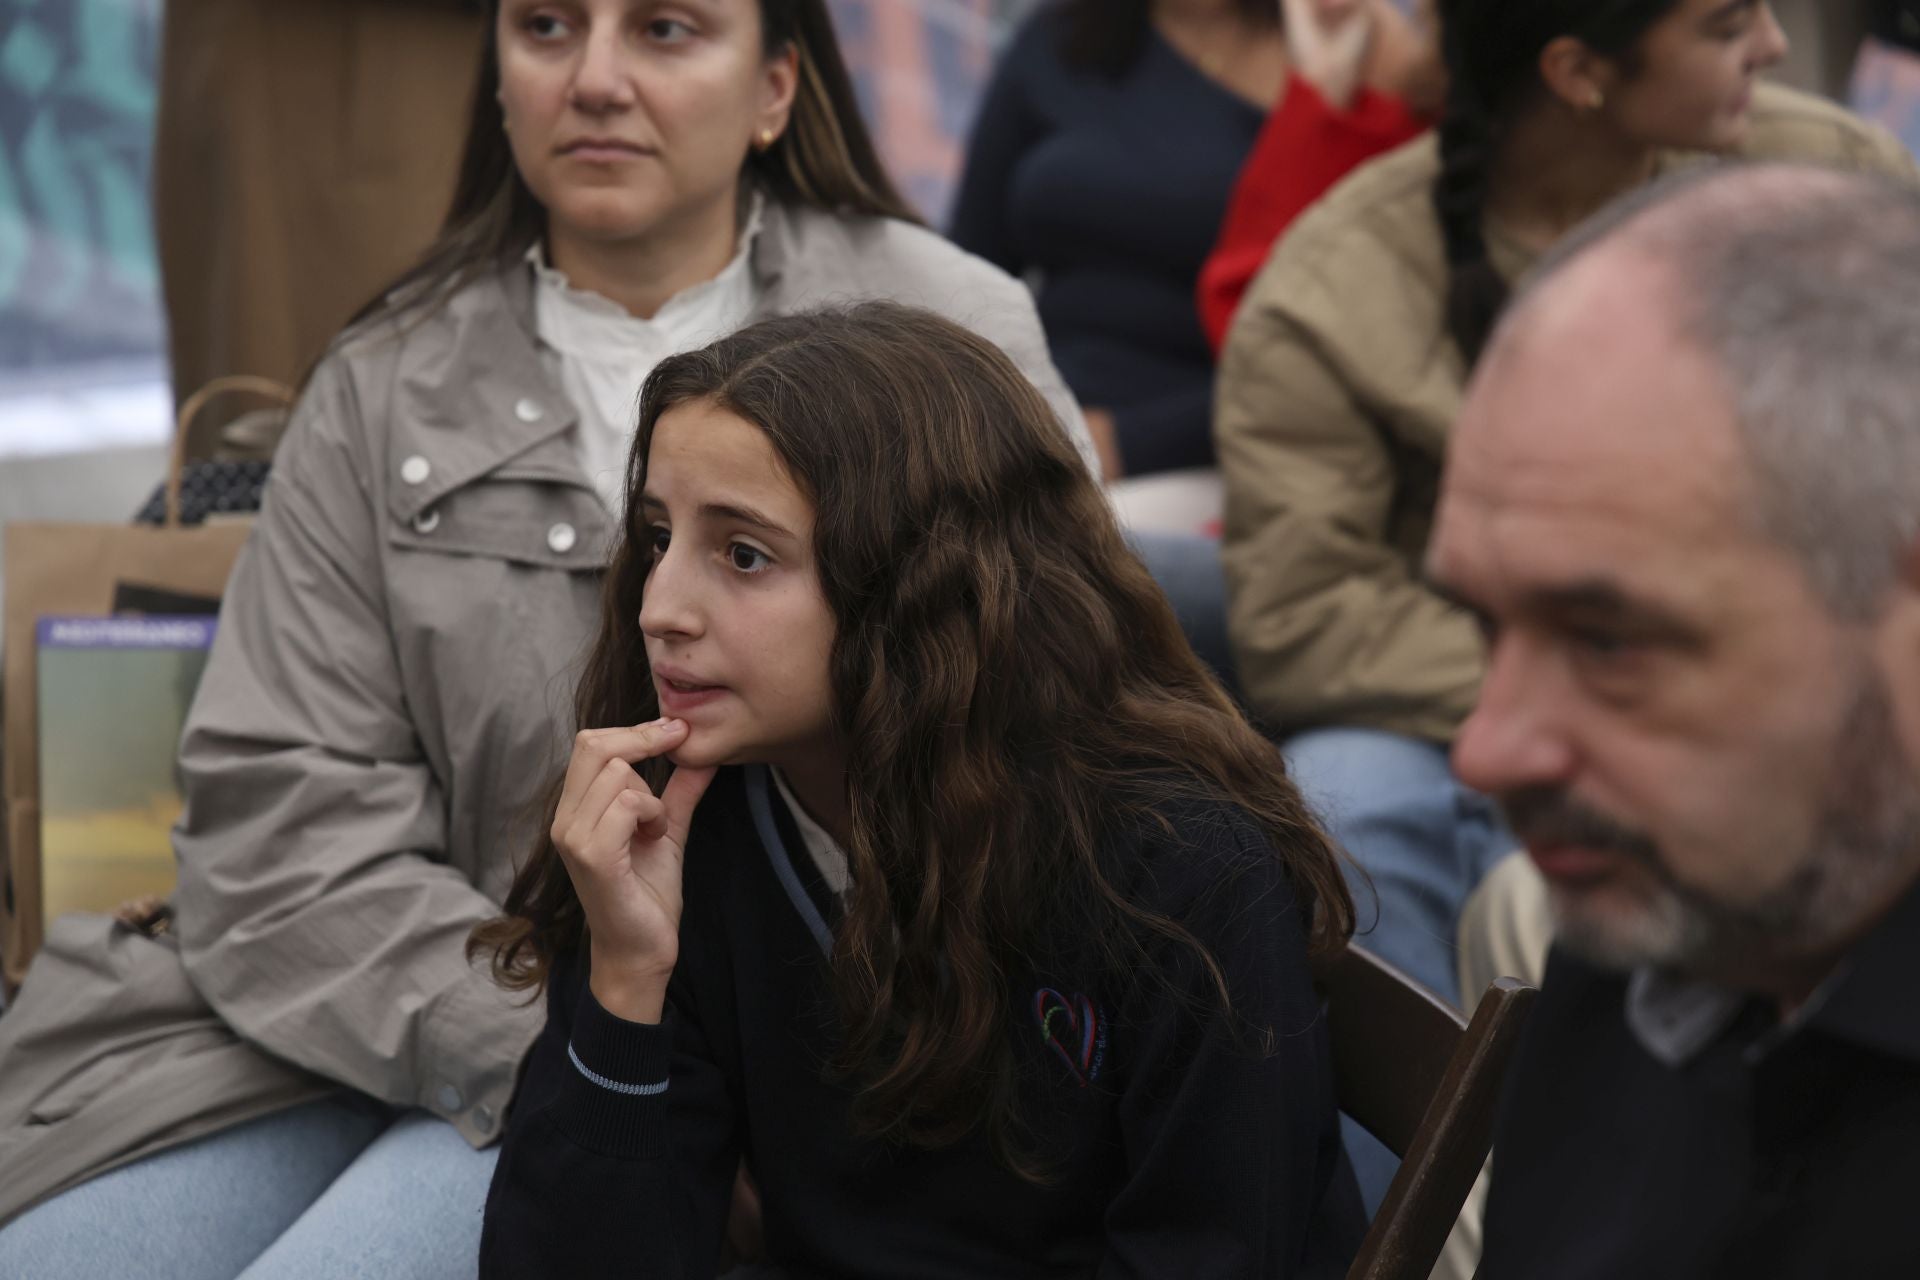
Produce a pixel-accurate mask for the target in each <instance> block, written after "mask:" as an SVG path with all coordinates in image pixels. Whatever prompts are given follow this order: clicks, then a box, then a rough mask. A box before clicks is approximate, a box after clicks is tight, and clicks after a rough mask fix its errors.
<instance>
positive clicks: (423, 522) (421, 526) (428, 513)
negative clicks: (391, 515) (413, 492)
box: [413, 507, 440, 533]
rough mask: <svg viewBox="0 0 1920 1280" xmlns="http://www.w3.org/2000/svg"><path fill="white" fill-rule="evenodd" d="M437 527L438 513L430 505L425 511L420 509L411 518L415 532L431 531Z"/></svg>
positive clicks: (438, 524)
mask: <svg viewBox="0 0 1920 1280" xmlns="http://www.w3.org/2000/svg"><path fill="white" fill-rule="evenodd" d="M439 527H440V513H439V512H438V511H435V510H434V509H433V508H432V507H428V508H427V509H426V510H425V511H422V512H421V513H420V514H419V515H417V516H415V517H414V518H413V531H414V532H415V533H432V532H433V531H434V530H435V529H438V528H439Z"/></svg>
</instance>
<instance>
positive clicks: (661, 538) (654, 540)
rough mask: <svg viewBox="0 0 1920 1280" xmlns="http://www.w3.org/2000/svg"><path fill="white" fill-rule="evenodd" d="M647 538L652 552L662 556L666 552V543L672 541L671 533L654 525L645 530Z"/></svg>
mask: <svg viewBox="0 0 1920 1280" xmlns="http://www.w3.org/2000/svg"><path fill="white" fill-rule="evenodd" d="M647 540H648V541H649V542H650V543H651V544H652V545H653V554H654V555H656V556H663V555H665V554H666V553H667V544H668V543H670V542H672V541H673V535H672V534H670V533H668V532H667V531H666V530H665V529H663V528H661V527H660V526H659V525H655V526H653V528H652V529H650V530H648V531H647Z"/></svg>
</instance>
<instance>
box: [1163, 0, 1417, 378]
mask: <svg viewBox="0 0 1920 1280" xmlns="http://www.w3.org/2000/svg"><path fill="white" fill-rule="evenodd" d="M1282 8H1283V11H1284V13H1285V15H1286V28H1287V33H1288V41H1287V47H1288V52H1289V53H1290V54H1291V55H1292V59H1293V69H1294V74H1293V75H1290V76H1288V77H1287V87H1286V89H1285V90H1284V91H1283V92H1282V93H1281V96H1280V102H1279V105H1277V106H1276V107H1275V108H1274V109H1273V111H1272V113H1271V114H1269V115H1268V117H1267V121H1266V124H1265V125H1263V126H1262V127H1261V129H1260V136H1259V138H1258V139H1256V140H1255V142H1254V145H1253V150H1252V151H1251V152H1250V153H1249V154H1248V156H1247V161H1246V164H1245V166H1244V167H1243V168H1242V169H1241V171H1240V177H1239V179H1238V181H1236V182H1235V184H1234V188H1233V198H1232V201H1231V202H1230V203H1229V204H1228V206H1227V212H1226V218H1225V221H1224V222H1223V223H1222V224H1221V227H1220V233H1219V238H1218V239H1217V240H1216V241H1215V243H1214V246H1213V249H1212V252H1210V253H1209V254H1208V255H1207V259H1206V262H1205V264H1204V265H1203V266H1202V267H1201V270H1200V285H1199V290H1198V295H1197V302H1198V305H1199V309H1200V322H1201V324H1202V326H1203V327H1204V328H1205V330H1206V334H1207V341H1208V343H1209V344H1211V346H1212V347H1213V349H1214V351H1215V352H1216V353H1217V352H1218V351H1219V349H1220V344H1221V343H1222V342H1224V341H1225V340H1226V336H1227V325H1228V324H1229V323H1230V322H1231V321H1232V320H1233V313H1234V311H1235V310H1237V309H1238V308H1239V306H1240V298H1241V295H1243V294H1244V293H1245V292H1246V290H1247V285H1248V284H1250V283H1252V281H1253V277H1254V276H1255V275H1256V274H1257V273H1258V272H1259V270H1260V267H1261V266H1262V264H1264V263H1265V262H1266V260H1267V255H1268V254H1269V253H1271V252H1272V251H1273V245H1274V242H1275V241H1276V240H1278V239H1279V238H1280V235H1281V233H1282V232H1284V231H1285V230H1286V229H1287V228H1288V227H1289V226H1291V225H1292V223H1293V220H1294V219H1295V218H1297V217H1299V216H1300V214H1302V213H1304V212H1305V211H1306V210H1307V208H1308V207H1309V206H1311V205H1312V204H1313V203H1314V201H1316V200H1318V199H1319V198H1320V197H1321V196H1323V195H1325V194H1326V193H1327V191H1328V189H1329V188H1331V187H1332V186H1333V185H1334V184H1335V183H1336V182H1338V181H1339V180H1340V179H1342V178H1344V177H1346V176H1347V174H1349V173H1350V172H1352V171H1353V170H1354V169H1355V168H1356V167H1357V166H1359V165H1360V164H1362V163H1364V162H1366V161H1368V160H1371V159H1373V158H1374V157H1375V156H1378V155H1383V154H1385V153H1386V152H1388V151H1391V150H1393V149H1394V148H1395V147H1397V146H1399V145H1400V144H1402V143H1404V142H1407V141H1408V140H1410V139H1412V138H1414V137H1416V136H1418V135H1419V134H1421V133H1422V132H1424V131H1425V130H1426V129H1427V128H1428V127H1429V125H1431V124H1432V117H1433V115H1434V114H1435V113H1437V112H1438V110H1439V108H1440V99H1441V97H1442V95H1443V94H1444V93H1445V92H1446V71H1445V68H1444V67H1442V66H1441V63H1440V49H1439V41H1438V39H1437V32H1436V30H1435V20H1434V15H1433V5H1432V3H1431V0H1420V4H1419V7H1418V10H1417V13H1416V21H1415V22H1413V23H1407V22H1403V21H1401V20H1400V17H1399V12H1398V10H1396V9H1395V8H1394V7H1393V6H1392V5H1390V4H1388V3H1387V2H1386V0H1285V3H1284V4H1283V6H1282ZM1369 67H1372V68H1373V75H1372V82H1369V78H1368V75H1367V69H1368V68H1369Z"/></svg>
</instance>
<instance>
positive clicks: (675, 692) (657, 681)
mask: <svg viewBox="0 0 1920 1280" xmlns="http://www.w3.org/2000/svg"><path fill="white" fill-rule="evenodd" d="M653 688H654V692H655V693H656V694H657V695H658V696H659V699H660V712H661V714H662V715H669V716H677V715H684V714H685V713H687V712H689V711H693V710H696V709H697V708H700V707H704V706H706V705H707V704H708V703H710V702H714V701H716V700H717V699H719V698H720V697H721V696H722V695H724V694H725V693H726V692H727V687H726V686H725V685H723V684H689V683H687V682H684V681H680V680H670V679H668V678H667V677H666V676H662V675H658V674H656V675H655V676H654V678H653Z"/></svg>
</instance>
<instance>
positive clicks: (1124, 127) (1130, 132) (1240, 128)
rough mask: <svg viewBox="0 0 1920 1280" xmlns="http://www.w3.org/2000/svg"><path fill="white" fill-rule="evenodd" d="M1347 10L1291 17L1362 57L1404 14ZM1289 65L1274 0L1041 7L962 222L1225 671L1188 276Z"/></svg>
mask: <svg viewBox="0 0 1920 1280" xmlns="http://www.w3.org/2000/svg"><path fill="white" fill-rule="evenodd" d="M1352 7H1353V0H1336V2H1335V3H1326V2H1325V0H1308V2H1307V3H1304V4H1296V5H1293V6H1292V7H1291V10H1290V12H1289V15H1288V20H1289V21H1300V22H1308V23H1312V24H1322V23H1324V24H1327V25H1328V26H1330V27H1343V28H1346V29H1347V30H1349V31H1351V30H1355V29H1362V28H1363V29H1362V35H1363V39H1362V40H1361V41H1359V42H1357V43H1355V44H1353V45H1352V47H1351V50H1350V51H1346V50H1343V52H1350V56H1349V58H1348V61H1350V62H1351V63H1352V64H1353V66H1354V68H1356V69H1357V68H1358V67H1359V64H1360V62H1361V60H1362V59H1363V58H1364V57H1365V56H1366V55H1367V53H1368V51H1369V50H1378V49H1385V48H1387V47H1388V45H1389V44H1390V42H1389V41H1387V40H1385V39H1382V40H1380V41H1377V42H1376V41H1374V40H1372V39H1370V38H1365V37H1367V36H1369V35H1370V34H1371V32H1372V30H1373V28H1374V26H1375V25H1376V23H1377V24H1378V25H1386V24H1387V23H1388V22H1389V21H1391V22H1393V23H1397V24H1398V25H1399V26H1401V27H1404V22H1402V21H1401V20H1400V19H1399V18H1398V15H1397V14H1395V13H1393V11H1392V10H1391V8H1390V7H1389V6H1386V5H1385V4H1384V0H1382V3H1379V4H1376V5H1371V6H1369V13H1368V15H1367V17H1368V20H1367V22H1365V23H1363V24H1361V28H1355V27H1352V26H1350V25H1349V24H1348V23H1347V22H1346V21H1345V19H1346V18H1347V17H1348V16H1349V15H1348V13H1347V11H1348V10H1349V9H1351V8H1352ZM1323 10H1324V11H1325V12H1322V11H1323ZM1375 10H1378V11H1379V12H1378V14H1377V15H1376V13H1375V12H1374V11H1375ZM1314 47H1316V48H1317V47H1318V46H1314ZM1397 50H1398V46H1394V51H1396V52H1397ZM1314 69H1315V70H1316V71H1318V70H1320V67H1319V65H1318V64H1317V63H1316V65H1315V68H1314ZM1355 74H1358V71H1357V70H1356V71H1355ZM1293 78H1294V75H1293V67H1292V63H1291V62H1290V59H1289V56H1288V46H1287V40H1286V38H1285V35H1284V29H1283V22H1282V16H1281V11H1280V6H1279V4H1278V3H1277V2H1276V0H1057V2H1055V3H1050V4H1047V5H1045V6H1043V7H1042V8H1040V9H1039V10H1037V11H1036V12H1035V13H1034V14H1033V15H1032V17H1030V18H1029V19H1028V20H1027V22H1026V23H1025V24H1024V25H1023V27H1022V28H1021V29H1020V30H1019V31H1018V33H1017V34H1016V35H1015V36H1014V39H1013V40H1012V42H1011V44H1010V45H1009V47H1008V48H1007V50H1006V51H1005V53H1004V54H1003V56H1002V59H1001V62H1000V65H999V67H998V68H997V70H996V72H995V74H994V77H993V80H992V82H991V83H990V85H989V87H988V89H987V92H986V96H985V98H984V100H983V101H982V104H981V108H980V114H979V117H978V119H977V121H976V123H975V126H974V132H973V137H972V140H971V143H970V145H969V148H968V153H967V163H966V168H965V170H964V173H963V175H962V179H961V184H960V190H959V194H958V196H957V198H956V202H955V206H954V212H953V217H952V224H951V228H952V234H953V237H954V240H955V242H956V243H958V244H959V245H960V246H961V247H962V248H964V249H968V250H971V251H972V252H974V253H978V254H980V255H981V256H982V257H985V258H986V259H987V260H988V261H991V262H994V263H997V264H999V265H1000V266H1002V267H1004V268H1006V269H1007V270H1008V271H1011V272H1014V273H1016V274H1021V275H1025V276H1027V277H1028V279H1029V281H1030V282H1031V283H1032V284H1033V285H1034V286H1035V289H1036V292H1037V295H1038V298H1039V305H1040V315H1041V320H1042V323H1044V324H1045V325H1046V329H1047V337H1048V341H1049V343H1050V345H1051V347H1052V349H1053V353H1054V358H1055V360H1056V361H1057V362H1058V364H1059V366H1060V369H1061V373H1062V374H1063V376H1064V377H1065V378H1066V380H1067V384H1068V386H1069V387H1071V388H1072V389H1073V392H1074V395H1075V396H1076V397H1077V398H1078V400H1079V401H1080V404H1081V406H1082V408H1083V410H1084V411H1085V413H1086V417H1087V422H1088V426H1089V428H1090V429H1091V431H1092V433H1093V436H1094V440H1095V442H1096V444H1097V445H1098V446H1099V449H1100V455H1101V460H1102V464H1103V469H1104V471H1105V474H1106V478H1107V479H1108V481H1109V482H1110V483H1111V484H1112V486H1113V489H1112V492H1113V494H1114V497H1115V499H1116V502H1117V504H1118V506H1119V509H1120V512H1121V516H1122V519H1123V521H1125V522H1126V523H1127V524H1128V525H1129V526H1130V527H1131V528H1132V529H1133V531H1134V533H1135V537H1136V541H1137V542H1138V543H1139V544H1140V546H1141V550H1142V553H1143V554H1144V556H1145V557H1146V559H1147V562H1148V565H1149V567H1151V568H1152V569H1153V570H1154V573H1155V576H1156V577H1157V578H1158V579H1159V580H1160V583H1161V585H1162V587H1163V588H1165V589H1166V591H1167V592H1168V594H1169V595H1170V596H1171V597H1172V599H1173V602H1174V605H1175V609H1176V611H1177V612H1178V613H1179V614H1180V616H1181V620H1182V622H1183V624H1185V626H1186V627H1187V631H1188V635H1189V637H1190V638H1191V639H1192V640H1193V642H1194V645H1195V647H1196V648H1197V649H1199V650H1200V652H1201V654H1202V656H1204V657H1206V658H1208V660H1209V661H1210V662H1211V663H1212V664H1213V665H1214V667H1215V668H1216V670H1220V671H1222V672H1226V671H1228V670H1230V660H1229V657H1228V654H1227V649H1226V643H1225V632H1224V589H1225V588H1224V583H1223V580H1222V578H1221V575H1220V568H1219V556H1218V546H1217V542H1216V541H1215V535H1216V534H1217V528H1218V524H1217V522H1218V517H1219V511H1220V501H1219V485H1218V478H1217V475H1216V474H1215V473H1214V471H1213V461H1214V458H1213V445H1212V438H1211V430H1210V423H1211V420H1212V406H1213V353H1212V351H1211V350H1210V349H1209V347H1208V344H1207V341H1206V338H1205V336H1204V335H1203V333H1202V332H1201V329H1200V324H1199V321H1198V317H1197V316H1196V315H1195V312H1194V301H1193V299H1194V288H1195V285H1196V282H1197V280H1198V278H1199V273H1200V266H1201V263H1202V262H1203V261H1204V260H1205V258H1206V256H1207V252H1208V250H1209V248H1210V247H1211V246H1212V245H1213V242H1214V239H1215V237H1216V236H1217V235H1218V233H1219V229H1220V223H1221V218H1222V216H1223V215H1224V213H1225V211H1226V208H1227V199H1228V195H1229V193H1230V192H1231V191H1232V189H1233V185H1234V182H1235V179H1236V178H1237V177H1238V175H1239V173H1240V171H1241V168H1242V167H1243V165H1244V164H1245V162H1246V159H1247V155H1248V153H1249V151H1250V149H1251V148H1252V146H1253V144H1254V140H1255V139H1256V138H1257V137H1258V136H1259V134H1260V131H1261V128H1262V125H1263V123H1264V122H1265V120H1266V118H1267V115H1268V111H1269V108H1271V107H1272V105H1273V104H1274V103H1275V102H1276V101H1279V100H1281V97H1282V93H1283V91H1286V90H1287V86H1288V84H1289V82H1290V81H1291V80H1292V79H1293ZM1148 477H1150V478H1151V479H1146V480H1143V478H1148Z"/></svg>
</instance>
